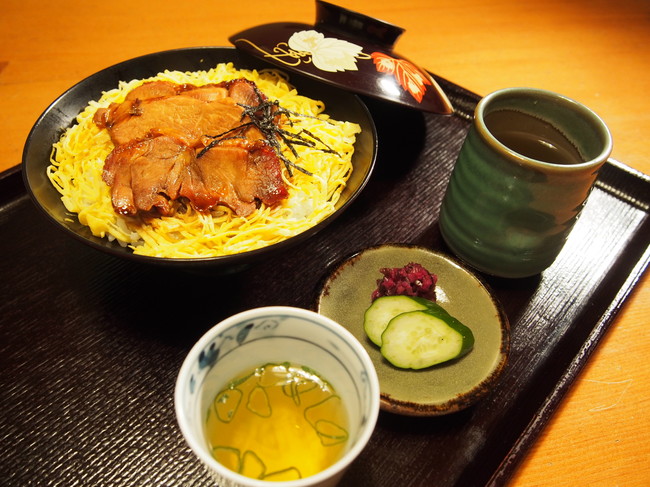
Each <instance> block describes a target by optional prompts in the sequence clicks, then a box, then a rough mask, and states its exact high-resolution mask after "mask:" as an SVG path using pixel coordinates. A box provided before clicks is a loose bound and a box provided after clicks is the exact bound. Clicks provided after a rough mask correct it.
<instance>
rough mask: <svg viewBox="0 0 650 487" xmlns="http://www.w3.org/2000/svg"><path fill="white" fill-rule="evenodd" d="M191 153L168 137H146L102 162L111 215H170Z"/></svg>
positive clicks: (182, 144) (190, 150)
mask: <svg viewBox="0 0 650 487" xmlns="http://www.w3.org/2000/svg"><path fill="white" fill-rule="evenodd" d="M193 160H194V150H193V149H192V148H190V147H188V146H187V145H186V144H185V143H184V142H183V141H182V140H179V139H176V138H174V137H170V136H159V137H150V138H147V139H144V140H139V141H135V142H133V143H131V144H125V145H123V146H120V147H118V148H116V149H115V150H113V152H111V154H110V155H109V156H108V157H107V158H106V162H105V164H104V172H103V178H104V181H105V182H106V184H108V185H109V186H110V187H111V199H112V203H113V208H114V209H115V211H116V212H117V213H119V214H122V215H135V214H136V213H138V212H139V211H144V212H151V211H154V210H155V211H157V212H158V213H160V214H161V215H168V214H170V213H171V212H172V207H171V204H170V201H171V200H175V199H176V198H178V195H179V190H180V187H181V184H182V181H183V179H184V178H185V176H186V174H187V172H188V167H189V165H190V164H191V163H192V161H193Z"/></svg>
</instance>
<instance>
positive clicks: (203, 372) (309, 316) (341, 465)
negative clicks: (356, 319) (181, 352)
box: [174, 306, 379, 487]
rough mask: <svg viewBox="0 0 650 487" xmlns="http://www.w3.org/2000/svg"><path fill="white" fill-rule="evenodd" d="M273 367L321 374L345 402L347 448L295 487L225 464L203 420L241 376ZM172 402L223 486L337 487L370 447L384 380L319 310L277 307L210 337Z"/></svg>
mask: <svg viewBox="0 0 650 487" xmlns="http://www.w3.org/2000/svg"><path fill="white" fill-rule="evenodd" d="M270 362H280V363H282V362H292V363H296V364H300V365H304V366H307V367H310V368H311V369H313V370H316V371H318V372H319V373H320V374H322V376H323V377H324V378H325V379H326V380H327V381H328V382H329V383H330V384H332V386H333V387H334V389H335V390H336V392H337V394H338V395H339V396H340V397H341V398H342V401H343V403H344V404H345V405H346V409H347V412H348V415H349V440H348V444H347V447H346V450H345V452H344V454H343V456H342V457H341V458H340V459H339V460H338V461H337V462H336V463H334V464H333V465H331V466H330V467H328V468H327V469H325V470H323V471H321V472H319V473H317V474H315V475H311V476H308V477H305V478H302V479H299V480H293V481H289V482H271V481H264V480H259V479H252V478H248V477H245V476H243V475H240V474H238V473H236V472H234V471H232V470H230V469H228V468H226V467H225V466H223V465H221V464H220V463H219V462H217V460H215V458H214V457H213V456H212V455H211V453H210V448H209V445H208V442H207V440H206V438H205V433H204V420H205V418H206V412H207V411H208V408H209V407H210V404H211V403H212V401H213V399H214V397H215V396H216V394H217V393H218V392H219V391H220V390H221V389H223V388H224V386H226V385H227V384H228V383H229V382H230V381H231V380H232V379H233V378H234V377H235V376H237V375H239V374H241V373H242V372H245V371H246V370H250V369H253V368H255V367H258V366H261V365H264V364H266V363H270ZM174 401H175V408H176V417H177V420H178V424H179V427H180V429H181V432H182V434H183V436H184V437H185V440H186V441H187V443H188V445H189V446H190V448H191V449H192V451H193V452H194V453H195V454H196V455H197V457H198V458H199V459H200V460H201V461H202V462H203V464H204V465H205V466H206V467H207V470H208V472H209V473H210V474H211V476H212V477H213V478H214V480H215V482H216V483H217V484H218V485H219V486H220V487H226V486H228V487H230V486H233V487H234V486H241V487H271V486H274V487H278V486H280V485H286V486H291V487H315V486H318V487H325V486H333V485H336V484H337V483H338V481H339V480H340V479H341V477H342V476H343V474H344V472H345V470H346V469H347V468H348V466H349V465H350V464H351V463H352V461H353V460H354V459H355V458H356V457H357V456H358V455H359V453H361V451H362V450H363V449H364V447H365V446H366V444H367V443H368V440H369V439H370V436H371V435H372V432H373V430H374V427H375V424H376V422H377V416H378V414H379V381H378V380H377V373H376V371H375V369H374V366H373V364H372V361H371V360H370V358H369V356H368V354H367V352H366V351H365V349H364V348H363V346H362V345H361V344H360V343H359V342H358V341H357V339H356V338H355V337H354V336H353V335H352V334H351V333H350V332H348V331H347V330H346V329H345V328H344V327H342V326H341V325H339V324H337V323H336V322H334V321H332V320H331V319H329V318H327V317H325V316H323V315H320V314H318V313H315V312H313V311H308V310H305V309H301V308H293V307H286V306H274V307H265V308H256V309H252V310H248V311H244V312H242V313H239V314H236V315H234V316H231V317H230V318H227V319H225V320H224V321H222V322H221V323H219V324H217V325H215V326H214V327H213V328H212V329H210V330H209V331H208V332H207V333H205V334H204V335H203V337H201V339H200V340H199V341H198V342H197V343H196V344H195V345H194V347H193V348H192V349H191V350H190V352H189V354H188V355H187V357H186V359H185V361H184V362H183V365H182V366H181V369H180V372H179V374H178V378H177V381H176V390H175V397H174Z"/></svg>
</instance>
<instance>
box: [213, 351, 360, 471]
mask: <svg viewBox="0 0 650 487" xmlns="http://www.w3.org/2000/svg"><path fill="white" fill-rule="evenodd" d="M205 432H206V437H207V440H208V443H209V445H210V448H211V449H212V455H213V456H214V458H215V459H216V460H217V461H218V462H219V463H221V464H222V465H224V466H225V467H227V468H229V469H230V470H233V471H235V472H238V473H240V474H242V475H245V476H247V477H251V478H255V479H263V480H267V481H287V480H296V479H300V478H304V477H307V476H309V475H314V474H316V473H318V472H320V471H322V470H324V469H326V468H327V467H329V466H330V465H332V464H333V463H335V462H336V461H337V460H338V459H339V458H341V456H342V455H343V453H344V451H345V447H346V444H347V441H348V420H347V412H346V409H345V406H344V404H343V403H342V401H341V398H340V397H339V396H338V395H336V393H335V391H334V390H333V388H332V386H331V385H330V384H329V383H327V382H326V381H325V380H324V379H323V378H321V377H320V376H319V375H318V374H316V373H315V372H314V371H313V370H311V369H309V368H307V367H303V366H300V365H295V364H289V363H283V364H266V365H263V366H261V367H257V368H255V369H253V370H249V371H247V372H246V373H244V374H242V375H240V376H238V377H236V378H235V379H233V380H232V381H231V382H230V383H229V384H228V385H227V386H226V387H225V388H224V389H223V390H222V391H220V392H219V393H218V394H217V395H216V397H215V398H214V401H213V402H212V405H211V407H210V410H209V411H208V415H207V420H206V424H205Z"/></svg>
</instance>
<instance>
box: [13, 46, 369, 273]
mask: <svg viewBox="0 0 650 487" xmlns="http://www.w3.org/2000/svg"><path fill="white" fill-rule="evenodd" d="M222 62H232V63H234V65H235V67H237V68H239V69H262V68H268V67H271V65H268V64H266V63H265V62H264V61H262V60H260V59H257V58H254V57H252V56H250V55H247V54H245V53H242V52H241V51H239V50H237V49H235V48H231V47H197V48H186V49H176V50H171V51H163V52H159V53H154V54H148V55H145V56H141V57H138V58H135V59H131V60H128V61H124V62H122V63H119V64H116V65H114V66H111V67H109V68H106V69H104V70H102V71H100V72H98V73H95V74H93V75H92V76H89V77H88V78H86V79H84V80H83V81H81V82H79V83H77V84H76V85H74V86H73V87H72V88H70V89H69V90H67V91H66V92H65V93H63V94H62V95H61V96H60V97H59V98H58V99H57V100H55V101H54V102H53V103H52V104H51V105H50V106H49V107H48V108H47V109H46V110H45V112H43V114H42V115H41V116H40V117H39V119H38V120H37V121H36V123H35V124H34V127H33V128H32V130H31V132H30V133H29V136H28V138H27V142H26V144H25V148H24V151H23V161H22V162H23V165H22V168H23V179H24V181H25V186H26V188H27V192H28V193H29V194H30V196H31V197H32V199H33V201H34V202H35V203H36V205H37V206H38V207H39V208H41V209H42V210H43V211H44V212H45V214H46V215H47V217H48V218H49V219H50V220H51V221H52V222H54V223H55V224H56V225H57V226H59V227H60V228H62V229H63V230H65V231H66V232H67V233H68V234H69V235H72V236H73V237H75V238H77V239H79V240H81V241H82V242H84V243H86V244H88V245H90V246H92V247H94V248H96V249H98V250H101V251H104V252H107V253H109V254H112V255H114V256H117V257H122V258H126V259H131V260H135V261H139V262H143V263H152V264H161V265H166V266H173V267H179V268H186V269H195V270H200V269H211V270H212V269H222V270H237V269H239V268H242V267H246V266H247V265H249V264H251V263H254V262H256V261H258V260H260V259H261V258H264V257H267V256H269V255H270V254H272V253H277V252H281V251H285V250H287V249H289V248H290V247H293V246H295V245H296V244H298V243H300V242H302V241H304V240H306V239H308V238H310V237H312V236H314V235H315V234H316V233H318V232H319V231H320V230H322V229H323V228H324V227H325V226H326V225H328V224H330V223H331V222H332V221H333V220H334V219H335V218H336V217H337V216H339V215H340V214H341V213H342V212H343V211H345V209H346V208H347V207H348V206H349V205H350V203H352V201H353V200H354V199H355V197H356V196H357V195H358V194H359V193H360V192H361V190H362V189H363V188H364V186H365V185H366V182H367V181H368V179H369V178H370V175H371V173H372V170H373V168H374V164H375V159H376V154H377V133H376V129H375V125H374V122H373V120H372V117H371V116H370V113H369V112H368V109H367V108H366V106H365V105H364V104H363V102H362V101H361V100H360V99H359V98H358V97H357V96H356V95H354V94H351V93H349V92H346V91H344V90H341V89H337V88H335V87H331V86H327V85H325V84H323V83H319V82H317V81H315V80H312V79H308V78H303V77H301V76H299V75H297V74H292V75H291V78H290V80H291V83H292V84H293V85H294V86H296V88H297V89H298V92H299V93H300V94H302V95H305V96H309V97H311V98H317V99H320V100H323V101H324V102H325V103H326V107H327V113H328V114H330V115H331V116H332V117H333V118H335V119H338V120H346V121H350V122H355V123H358V124H359V125H360V126H361V129H362V132H361V134H359V135H358V136H357V141H356V143H355V152H354V155H353V158H352V164H353V167H354V170H353V172H352V175H351V177H350V179H349V181H348V184H347V187H346V188H345V190H344V191H343V193H342V194H341V197H340V199H339V201H338V203H337V205H336V210H335V211H334V213H332V214H331V215H330V216H329V217H327V218H326V219H324V220H322V221H321V222H320V223H318V224H317V225H315V226H314V227H312V228H310V229H308V230H306V231H304V232H302V233H300V234H298V235H296V236H294V237H291V238H289V239H287V240H285V241H282V242H279V243H276V244H273V245H270V246H268V247H264V248H260V249H256V250H251V251H248V252H242V253H239V254H233V255H225V256H218V257H202V258H187V259H173V258H160V257H150V256H142V255H137V254H134V253H133V252H132V251H131V250H130V249H129V248H126V247H122V246H120V245H119V244H118V243H117V242H109V241H108V239H102V238H98V237H95V236H93V235H92V233H91V232H90V230H89V229H88V227H86V226H84V225H82V224H81V223H79V221H78V220H77V217H76V214H74V213H70V212H69V211H67V210H66V208H65V206H64V205H63V203H62V201H61V195H60V194H59V193H58V191H57V190H56V189H55V188H54V186H53V185H52V183H51V182H50V180H49V179H48V177H47V174H46V168H47V167H48V166H49V164H50V154H51V152H52V145H53V144H54V143H55V142H56V141H57V140H58V139H59V138H60V137H61V135H62V134H63V132H64V130H65V129H67V128H68V127H70V126H71V125H72V124H73V123H74V121H75V119H76V117H77V115H78V114H79V113H80V112H81V111H82V110H83V109H84V108H85V107H86V106H87V105H88V102H90V101H91V100H97V99H99V98H100V97H101V95H102V92H104V91H107V90H110V89H113V88H116V87H117V86H118V84H119V82H120V81H130V80H132V79H142V78H148V77H151V76H154V75H156V74H158V73H160V72H161V71H164V70H167V69H168V70H179V71H198V70H206V69H210V68H212V67H214V66H215V65H217V64H218V63H222Z"/></svg>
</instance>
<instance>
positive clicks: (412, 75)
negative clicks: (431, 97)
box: [370, 52, 431, 103]
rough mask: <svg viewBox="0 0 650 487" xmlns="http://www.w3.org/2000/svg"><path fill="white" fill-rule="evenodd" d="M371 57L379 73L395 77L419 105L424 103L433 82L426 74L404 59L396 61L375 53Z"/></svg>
mask: <svg viewBox="0 0 650 487" xmlns="http://www.w3.org/2000/svg"><path fill="white" fill-rule="evenodd" d="M370 56H371V57H372V60H373V61H374V63H375V68H376V69H377V71H378V72H380V73H388V74H392V75H393V76H395V79H397V82H398V83H399V84H400V85H401V87H402V88H404V89H405V90H406V91H408V92H409V93H410V94H411V95H413V98H415V99H416V100H417V101H418V103H421V102H422V98H423V97H424V93H425V92H426V91H427V85H431V80H429V77H428V76H427V75H426V74H425V73H423V72H422V71H420V70H419V69H418V68H417V67H416V66H415V65H413V64H412V63H410V62H408V61H406V60H404V59H396V58H394V57H391V56H388V55H386V54H384V53H381V52H373V53H372V54H370Z"/></svg>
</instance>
